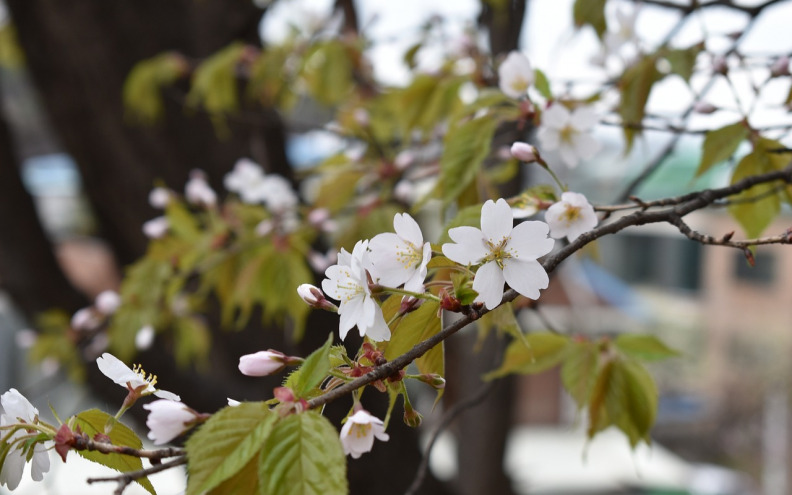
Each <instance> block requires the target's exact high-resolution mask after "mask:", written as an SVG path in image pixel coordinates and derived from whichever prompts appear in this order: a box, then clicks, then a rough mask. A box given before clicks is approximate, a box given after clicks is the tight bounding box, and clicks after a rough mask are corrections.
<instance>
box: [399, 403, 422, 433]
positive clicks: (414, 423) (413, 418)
mask: <svg viewBox="0 0 792 495" xmlns="http://www.w3.org/2000/svg"><path fill="white" fill-rule="evenodd" d="M403 419H404V424H406V425H407V426H409V427H411V428H418V427H419V426H421V423H422V422H423V416H422V415H421V413H419V412H418V411H416V410H415V409H413V408H412V407H411V406H406V407H405V408H404V417H403Z"/></svg>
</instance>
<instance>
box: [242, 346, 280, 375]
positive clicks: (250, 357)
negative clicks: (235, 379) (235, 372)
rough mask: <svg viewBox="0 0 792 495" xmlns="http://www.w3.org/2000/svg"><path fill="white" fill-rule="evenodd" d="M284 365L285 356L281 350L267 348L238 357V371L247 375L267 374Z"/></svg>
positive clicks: (275, 371)
mask: <svg viewBox="0 0 792 495" xmlns="http://www.w3.org/2000/svg"><path fill="white" fill-rule="evenodd" d="M285 367H286V356H285V355H284V354H283V353H282V352H278V351H273V350H271V349H270V350H268V351H259V352H256V353H255V354H246V355H244V356H242V357H240V358H239V371H241V372H242V374H243V375H247V376H267V375H272V374H273V373H277V372H279V371H280V370H282V369H283V368H285Z"/></svg>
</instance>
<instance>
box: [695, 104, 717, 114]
mask: <svg viewBox="0 0 792 495" xmlns="http://www.w3.org/2000/svg"><path fill="white" fill-rule="evenodd" d="M693 110H695V111H696V113H700V114H704V115H709V114H711V113H714V112H715V111H717V110H718V107H716V106H715V105H713V104H712V103H708V102H706V101H697V102H696V103H695V104H694V105H693Z"/></svg>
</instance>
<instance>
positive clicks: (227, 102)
mask: <svg viewBox="0 0 792 495" xmlns="http://www.w3.org/2000/svg"><path fill="white" fill-rule="evenodd" d="M244 51H245V45H244V44H243V43H240V42H235V43H232V44H230V45H228V46H227V47H225V48H223V49H222V50H219V51H218V52H216V53H215V54H213V55H212V56H211V57H209V58H207V59H206V60H204V61H203V62H202V63H201V65H199V66H198V67H197V68H196V69H195V72H193V78H192V88H191V89H190V92H189V93H188V94H187V104H188V105H189V106H192V107H199V106H203V107H204V108H205V109H206V111H207V112H209V114H210V115H211V116H212V123H213V124H214V125H215V131H216V132H218V134H221V135H225V134H227V133H228V132H229V130H228V126H227V124H226V122H225V119H224V115H225V114H226V113H229V112H233V111H235V110H237V108H238V107H239V95H238V89H237V77H236V70H235V69H236V66H237V64H238V63H239V60H240V58H241V57H242V54H243V53H244Z"/></svg>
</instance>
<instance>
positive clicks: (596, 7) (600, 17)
mask: <svg viewBox="0 0 792 495" xmlns="http://www.w3.org/2000/svg"><path fill="white" fill-rule="evenodd" d="M605 3H606V0H575V4H574V6H573V7H572V15H573V17H574V19H575V27H578V28H580V27H583V26H585V25H589V26H591V27H593V28H594V31H596V33H597V36H599V38H600V39H602V36H603V35H604V34H605V31H606V30H607V29H608V25H607V23H606V21H605Z"/></svg>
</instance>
